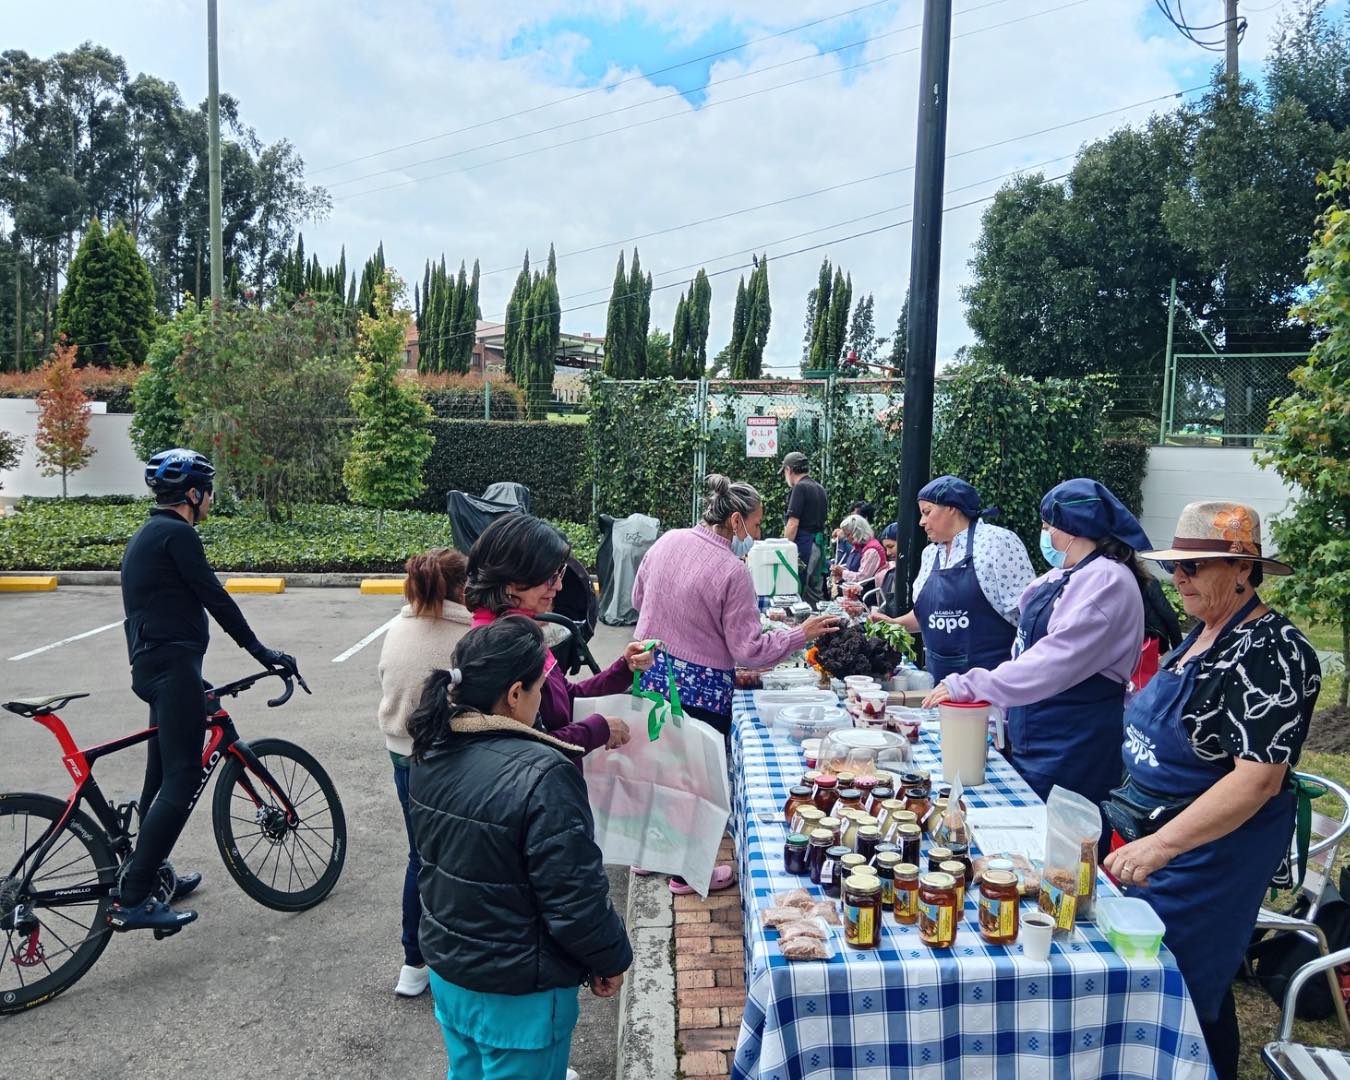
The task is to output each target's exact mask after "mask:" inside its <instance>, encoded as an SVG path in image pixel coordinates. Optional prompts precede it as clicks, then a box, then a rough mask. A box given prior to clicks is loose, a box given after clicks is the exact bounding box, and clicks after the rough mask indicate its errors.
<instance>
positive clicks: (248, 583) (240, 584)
mask: <svg viewBox="0 0 1350 1080" xmlns="http://www.w3.org/2000/svg"><path fill="white" fill-rule="evenodd" d="M225 591H226V592H229V593H281V592H285V591H286V579H285V578H279V577H233V578H227V579H226V581H225Z"/></svg>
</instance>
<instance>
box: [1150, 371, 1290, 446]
mask: <svg viewBox="0 0 1350 1080" xmlns="http://www.w3.org/2000/svg"><path fill="white" fill-rule="evenodd" d="M1307 360H1308V354H1307V353H1302V352H1272V353H1241V354H1238V353H1228V354H1215V353H1174V354H1173V355H1172V360H1171V363H1170V364H1169V366H1168V369H1167V372H1166V377H1165V382H1164V387H1163V413H1162V423H1161V438H1162V442H1163V444H1165V445H1174V446H1254V445H1256V442H1257V440H1259V439H1261V438H1263V437H1264V433H1265V429H1266V423H1267V420H1268V419H1269V416H1270V408H1271V405H1272V404H1273V403H1274V402H1276V401H1279V400H1280V399H1281V398H1284V397H1287V396H1288V395H1289V394H1290V393H1292V392H1293V390H1294V385H1293V383H1292V382H1290V380H1289V375H1290V373H1291V372H1293V371H1294V369H1295V368H1298V367H1301V366H1302V365H1303V364H1305V363H1306V362H1307Z"/></svg>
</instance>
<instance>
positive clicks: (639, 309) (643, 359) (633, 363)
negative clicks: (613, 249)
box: [624, 248, 652, 379]
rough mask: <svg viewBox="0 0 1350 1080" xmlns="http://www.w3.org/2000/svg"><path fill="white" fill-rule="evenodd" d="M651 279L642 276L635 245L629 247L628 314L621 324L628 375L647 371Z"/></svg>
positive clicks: (630, 376) (639, 374) (639, 376)
mask: <svg viewBox="0 0 1350 1080" xmlns="http://www.w3.org/2000/svg"><path fill="white" fill-rule="evenodd" d="M651 288H652V284H651V279H650V277H644V276H643V273H642V263H641V260H640V258H639V256H638V249H637V248H634V249H633V265H632V268H631V270H630V271H629V274H628V296H627V305H628V318H627V325H626V327H625V330H626V333H625V337H624V352H625V354H626V357H627V359H626V363H627V368H628V371H629V378H632V379H641V378H643V377H644V376H646V374H647V330H648V326H649V324H650V323H651V318H652V300H651V297H652V294H651Z"/></svg>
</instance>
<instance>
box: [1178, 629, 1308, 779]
mask: <svg viewBox="0 0 1350 1080" xmlns="http://www.w3.org/2000/svg"><path fill="white" fill-rule="evenodd" d="M1180 660H1181V657H1179V656H1178V657H1177V659H1176V661H1175V663H1177V664H1179V663H1180ZM1195 663H1198V664H1199V665H1200V670H1199V672H1198V673H1197V675H1196V680H1195V686H1194V688H1193V689H1192V691H1191V696H1190V699H1189V700H1188V701H1187V702H1186V705H1185V708H1184V709H1183V710H1182V718H1183V720H1184V722H1185V724H1186V726H1187V728H1188V729H1189V731H1190V737H1191V744H1192V745H1193V746H1194V747H1195V752H1196V753H1197V754H1198V755H1199V756H1200V757H1202V758H1204V759H1205V760H1207V761H1219V760H1221V759H1223V758H1227V757H1238V758H1242V759H1243V760H1244V761H1257V762H1263V763H1265V764H1269V765H1289V766H1291V767H1292V766H1294V765H1297V764H1298V759H1299V754H1300V753H1301V751H1302V749H1303V740H1304V738H1306V737H1307V734H1308V722H1309V721H1310V720H1311V719H1312V714H1313V709H1314V707H1315V706H1316V705H1317V694H1318V692H1319V691H1320V690H1321V688H1322V667H1321V665H1320V664H1319V663H1318V661H1317V653H1316V652H1315V651H1314V650H1313V647H1312V645H1311V644H1309V642H1308V639H1307V638H1306V637H1304V636H1303V634H1302V632H1301V631H1300V630H1299V629H1298V627H1296V626H1295V625H1294V624H1293V623H1291V622H1290V621H1289V620H1288V619H1286V618H1285V617H1284V616H1283V615H1280V614H1279V613H1278V612H1274V611H1269V612H1267V613H1266V614H1264V615H1262V616H1261V617H1260V618H1259V619H1255V620H1253V621H1252V622H1248V623H1243V624H1242V625H1240V626H1236V627H1234V628H1233V629H1232V630H1230V631H1229V632H1228V633H1227V634H1224V635H1223V636H1222V637H1220V638H1219V639H1218V640H1217V641H1216V642H1215V643H1214V644H1213V645H1212V646H1211V647H1210V649H1209V651H1208V652H1206V653H1205V654H1204V655H1203V656H1202V657H1200V658H1199V659H1198V660H1196V661H1195Z"/></svg>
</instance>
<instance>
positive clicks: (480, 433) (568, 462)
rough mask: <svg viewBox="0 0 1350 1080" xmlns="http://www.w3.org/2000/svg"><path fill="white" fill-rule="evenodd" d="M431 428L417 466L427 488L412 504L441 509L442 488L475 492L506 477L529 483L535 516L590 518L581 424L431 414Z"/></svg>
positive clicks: (428, 508) (442, 507) (443, 494)
mask: <svg viewBox="0 0 1350 1080" xmlns="http://www.w3.org/2000/svg"><path fill="white" fill-rule="evenodd" d="M431 430H432V434H433V435H435V436H436V445H435V447H434V448H433V449H432V451H431V457H429V458H428V459H427V464H426V468H425V470H424V472H423V476H424V478H425V479H426V483H427V490H426V491H425V492H423V494H422V496H421V497H420V498H419V499H417V501H416V502H415V503H414V504H413V508H414V509H417V510H429V511H437V512H442V513H443V512H444V511H445V495H446V492H448V491H465V492H468V493H469V494H470V495H481V494H482V493H483V489H484V488H486V487H487V486H488V485H489V484H493V483H496V482H497V481H501V480H511V481H514V482H515V483H518V484H524V485H525V486H526V487H527V488H529V489H530V495H531V509H532V510H533V512H534V513H535V514H537V515H539V516H540V517H546V518H555V519H561V520H563V521H589V520H590V518H591V492H590V486H589V484H588V483H587V481H586V476H585V471H586V469H585V459H586V426H585V425H583V424H560V423H549V422H538V423H526V422H519V423H514V422H500V421H493V422H488V421H486V420H433V421H431Z"/></svg>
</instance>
